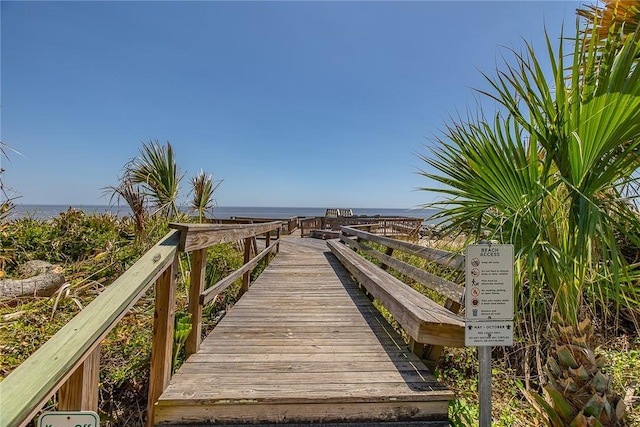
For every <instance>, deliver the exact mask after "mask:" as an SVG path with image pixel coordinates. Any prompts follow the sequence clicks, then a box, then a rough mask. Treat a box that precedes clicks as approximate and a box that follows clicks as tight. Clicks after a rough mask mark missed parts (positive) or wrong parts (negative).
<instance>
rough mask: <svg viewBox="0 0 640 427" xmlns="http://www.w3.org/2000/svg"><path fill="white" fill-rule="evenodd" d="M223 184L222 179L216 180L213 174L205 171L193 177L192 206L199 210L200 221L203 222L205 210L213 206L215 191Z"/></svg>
mask: <svg viewBox="0 0 640 427" xmlns="http://www.w3.org/2000/svg"><path fill="white" fill-rule="evenodd" d="M220 184H222V181H218V182H215V181H214V180H213V175H208V176H207V175H206V174H205V173H204V171H200V173H199V174H198V175H196V176H194V177H192V178H191V185H192V193H193V198H192V199H191V208H192V209H193V210H195V211H196V212H198V221H199V222H202V219H203V218H204V215H205V211H206V210H207V209H211V208H213V203H214V201H213V193H214V191H216V190H217V189H218V187H219V186H220Z"/></svg>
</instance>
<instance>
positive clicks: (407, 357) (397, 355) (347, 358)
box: [187, 349, 421, 364]
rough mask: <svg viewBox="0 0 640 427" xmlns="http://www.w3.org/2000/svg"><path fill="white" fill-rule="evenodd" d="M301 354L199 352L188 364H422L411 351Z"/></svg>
mask: <svg viewBox="0 0 640 427" xmlns="http://www.w3.org/2000/svg"><path fill="white" fill-rule="evenodd" d="M300 354H301V353H284V352H283V353H274V354H266V353H241V354H232V353H216V352H213V351H212V352H210V353H207V352H203V351H199V352H198V353H196V354H194V355H193V356H191V357H190V358H189V360H188V361H187V363H197V362H208V361H210V360H211V359H212V355H214V356H213V358H214V359H215V360H216V361H218V362H232V363H256V364H262V363H266V362H281V363H295V362H300V361H301V359H304V361H306V362H310V363H321V362H331V361H335V362H388V361H390V360H391V361H394V362H396V361H397V362H404V361H409V362H415V363H421V362H420V359H419V358H418V356H416V355H415V354H413V353H412V352H411V351H409V349H406V350H395V351H378V352H371V353H369V352H360V353H328V354H325V353H315V354H305V355H304V358H302V357H300Z"/></svg>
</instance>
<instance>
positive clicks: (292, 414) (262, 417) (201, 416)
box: [158, 398, 448, 425]
mask: <svg viewBox="0 0 640 427" xmlns="http://www.w3.org/2000/svg"><path fill="white" fill-rule="evenodd" d="M249 399H250V398H249ZM447 407H448V401H447V400H444V401H443V400H432V401H421V402H411V401H409V402H404V401H393V402H367V403H365V404H361V403H341V402H335V403H334V402H330V403H326V402H319V403H314V404H307V405H305V410H304V412H302V413H301V412H300V405H299V404H295V403H294V404H277V405H254V404H251V403H249V402H245V403H243V404H242V405H234V404H233V403H231V404H219V405H215V406H210V405H207V404H206V403H203V402H200V401H195V402H194V403H193V405H190V406H186V407H183V406H172V405H169V404H164V405H162V406H160V407H159V408H158V418H159V425H162V424H163V423H164V422H165V421H166V422H169V423H170V422H171V421H172V420H180V421H181V422H184V423H198V422H207V421H209V420H212V419H215V420H217V422H228V423H230V424H235V423H251V424H258V423H264V422H277V423H278V424H281V423H293V422H300V423H307V422H308V423H314V422H316V423H317V422H318V420H320V422H321V423H322V424H325V423H331V422H341V423H342V422H348V421H359V420H363V419H364V420H372V421H387V420H397V419H414V420H434V419H436V420H437V419H444V418H443V416H442V414H443V412H446V410H447ZM274 420H276V421H274Z"/></svg>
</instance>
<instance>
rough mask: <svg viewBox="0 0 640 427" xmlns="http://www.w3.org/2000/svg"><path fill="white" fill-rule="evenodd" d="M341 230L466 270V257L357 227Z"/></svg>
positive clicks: (342, 228) (347, 227) (459, 269)
mask: <svg viewBox="0 0 640 427" xmlns="http://www.w3.org/2000/svg"><path fill="white" fill-rule="evenodd" d="M340 229H341V230H342V233H343V234H345V235H348V236H355V237H358V238H360V239H363V240H369V241H371V242H374V243H378V244H380V245H382V246H386V247H388V248H392V249H398V250H400V251H403V252H406V253H408V254H410V255H415V256H417V257H419V258H422V259H426V260H429V261H433V262H437V263H438V264H440V265H444V266H446V267H450V268H453V269H455V270H458V271H462V269H463V268H464V255H460V254H454V253H452V252H448V251H444V250H442V249H434V248H428V247H426V246H421V245H416V244H415V243H409V242H405V241H402V240H395V239H390V238H388V237H384V236H380V235H377V234H373V233H368V232H366V231H363V230H358V229H357V227H356V226H343V227H340Z"/></svg>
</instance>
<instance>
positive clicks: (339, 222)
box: [299, 216, 423, 240]
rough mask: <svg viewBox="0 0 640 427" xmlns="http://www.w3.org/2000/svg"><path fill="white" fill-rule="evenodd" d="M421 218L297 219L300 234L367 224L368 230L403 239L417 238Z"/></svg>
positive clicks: (306, 234)
mask: <svg viewBox="0 0 640 427" xmlns="http://www.w3.org/2000/svg"><path fill="white" fill-rule="evenodd" d="M422 222H423V220H422V219H421V218H410V217H385V216H354V217H337V218H336V217H327V216H319V217H311V218H302V219H300V221H299V227H300V235H301V236H302V237H306V236H311V235H312V233H313V231H316V230H319V231H335V232H339V231H340V229H341V227H343V226H362V225H366V226H369V229H370V231H372V232H375V233H376V234H380V235H383V236H387V237H393V238H396V239H405V240H418V238H419V232H420V226H421V225H422Z"/></svg>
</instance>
